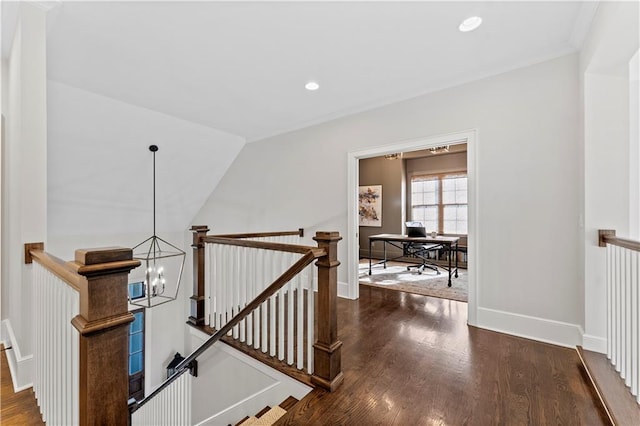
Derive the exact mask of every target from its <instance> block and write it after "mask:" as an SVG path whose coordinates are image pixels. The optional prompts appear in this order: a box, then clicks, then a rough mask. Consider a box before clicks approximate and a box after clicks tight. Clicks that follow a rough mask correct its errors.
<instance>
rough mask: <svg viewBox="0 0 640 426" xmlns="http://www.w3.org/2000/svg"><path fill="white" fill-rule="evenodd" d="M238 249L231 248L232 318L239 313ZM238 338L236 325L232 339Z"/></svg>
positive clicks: (238, 329)
mask: <svg viewBox="0 0 640 426" xmlns="http://www.w3.org/2000/svg"><path fill="white" fill-rule="evenodd" d="M240 248H241V247H239V246H234V247H233V258H234V271H233V316H236V315H237V314H238V312H240V309H239V306H240V265H241V261H240ZM238 337H240V327H239V326H238V325H236V326H234V327H233V338H234V339H238Z"/></svg>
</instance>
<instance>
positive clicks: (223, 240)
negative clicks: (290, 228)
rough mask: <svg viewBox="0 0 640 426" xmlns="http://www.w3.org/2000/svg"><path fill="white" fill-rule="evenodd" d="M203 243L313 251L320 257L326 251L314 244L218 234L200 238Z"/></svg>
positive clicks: (294, 251) (277, 249)
mask: <svg viewBox="0 0 640 426" xmlns="http://www.w3.org/2000/svg"><path fill="white" fill-rule="evenodd" d="M202 241H203V242H205V243H215V244H225V245H230V246H240V247H251V248H258V249H263V250H275V251H284V252H288V253H302V254H304V253H307V252H308V251H313V252H314V255H315V256H316V257H322V256H325V255H326V252H325V251H324V250H323V249H321V248H318V247H314V246H301V245H296V244H284V243H271V242H268V241H252V240H240V239H236V238H229V237H221V236H218V235H208V236H206V237H203V238H202Z"/></svg>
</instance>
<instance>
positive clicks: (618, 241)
mask: <svg viewBox="0 0 640 426" xmlns="http://www.w3.org/2000/svg"><path fill="white" fill-rule="evenodd" d="M607 244H611V245H614V246H618V247H624V248H627V249H629V250H634V251H640V241H635V240H630V239H628V238H620V237H616V231H615V230H614V229H600V230H598V246H600V247H606V246H607Z"/></svg>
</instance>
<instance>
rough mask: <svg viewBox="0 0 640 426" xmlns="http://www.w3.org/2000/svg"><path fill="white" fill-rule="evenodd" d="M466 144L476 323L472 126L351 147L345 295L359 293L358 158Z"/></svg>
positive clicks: (471, 316) (471, 302)
mask: <svg viewBox="0 0 640 426" xmlns="http://www.w3.org/2000/svg"><path fill="white" fill-rule="evenodd" d="M461 143H466V144H467V177H468V241H467V247H468V254H467V265H468V266H467V267H468V286H469V288H468V293H469V294H468V322H469V324H472V325H473V324H475V323H476V321H477V298H478V288H477V279H476V278H477V264H478V251H477V250H476V247H477V246H478V234H477V229H478V226H477V225H478V223H477V222H478V214H477V200H476V187H477V171H476V152H477V134H476V131H475V130H469V131H464V132H460V133H451V134H446V135H440V136H433V137H425V138H420V139H413V140H408V141H402V142H398V143H393V144H390V145H385V146H381V147H374V148H369V149H365V150H360V151H352V152H349V153H348V155H347V168H348V223H347V228H348V229H347V231H348V232H347V250H348V265H347V266H348V277H349V282H348V297H349V298H351V299H357V298H358V297H359V279H358V276H359V273H358V267H359V259H360V250H359V246H360V244H359V215H358V183H359V161H360V160H361V159H366V158H373V157H379V156H384V155H390V154H395V153H398V152H411V151H419V150H424V149H429V148H436V147H440V146H444V145H456V144H461Z"/></svg>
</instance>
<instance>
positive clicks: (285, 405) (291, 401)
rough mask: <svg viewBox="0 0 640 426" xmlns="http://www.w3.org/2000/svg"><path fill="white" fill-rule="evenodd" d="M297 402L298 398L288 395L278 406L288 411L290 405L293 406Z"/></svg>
mask: <svg viewBox="0 0 640 426" xmlns="http://www.w3.org/2000/svg"><path fill="white" fill-rule="evenodd" d="M297 403H298V400H297V399H296V398H294V397H292V396H290V397H289V398H287V399H285V400H284V401H282V402H281V403H280V404H279V406H280V407H281V408H282V409H283V410H285V411H289V410H290V409H291V407H293V406H294V405H296V404H297Z"/></svg>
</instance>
